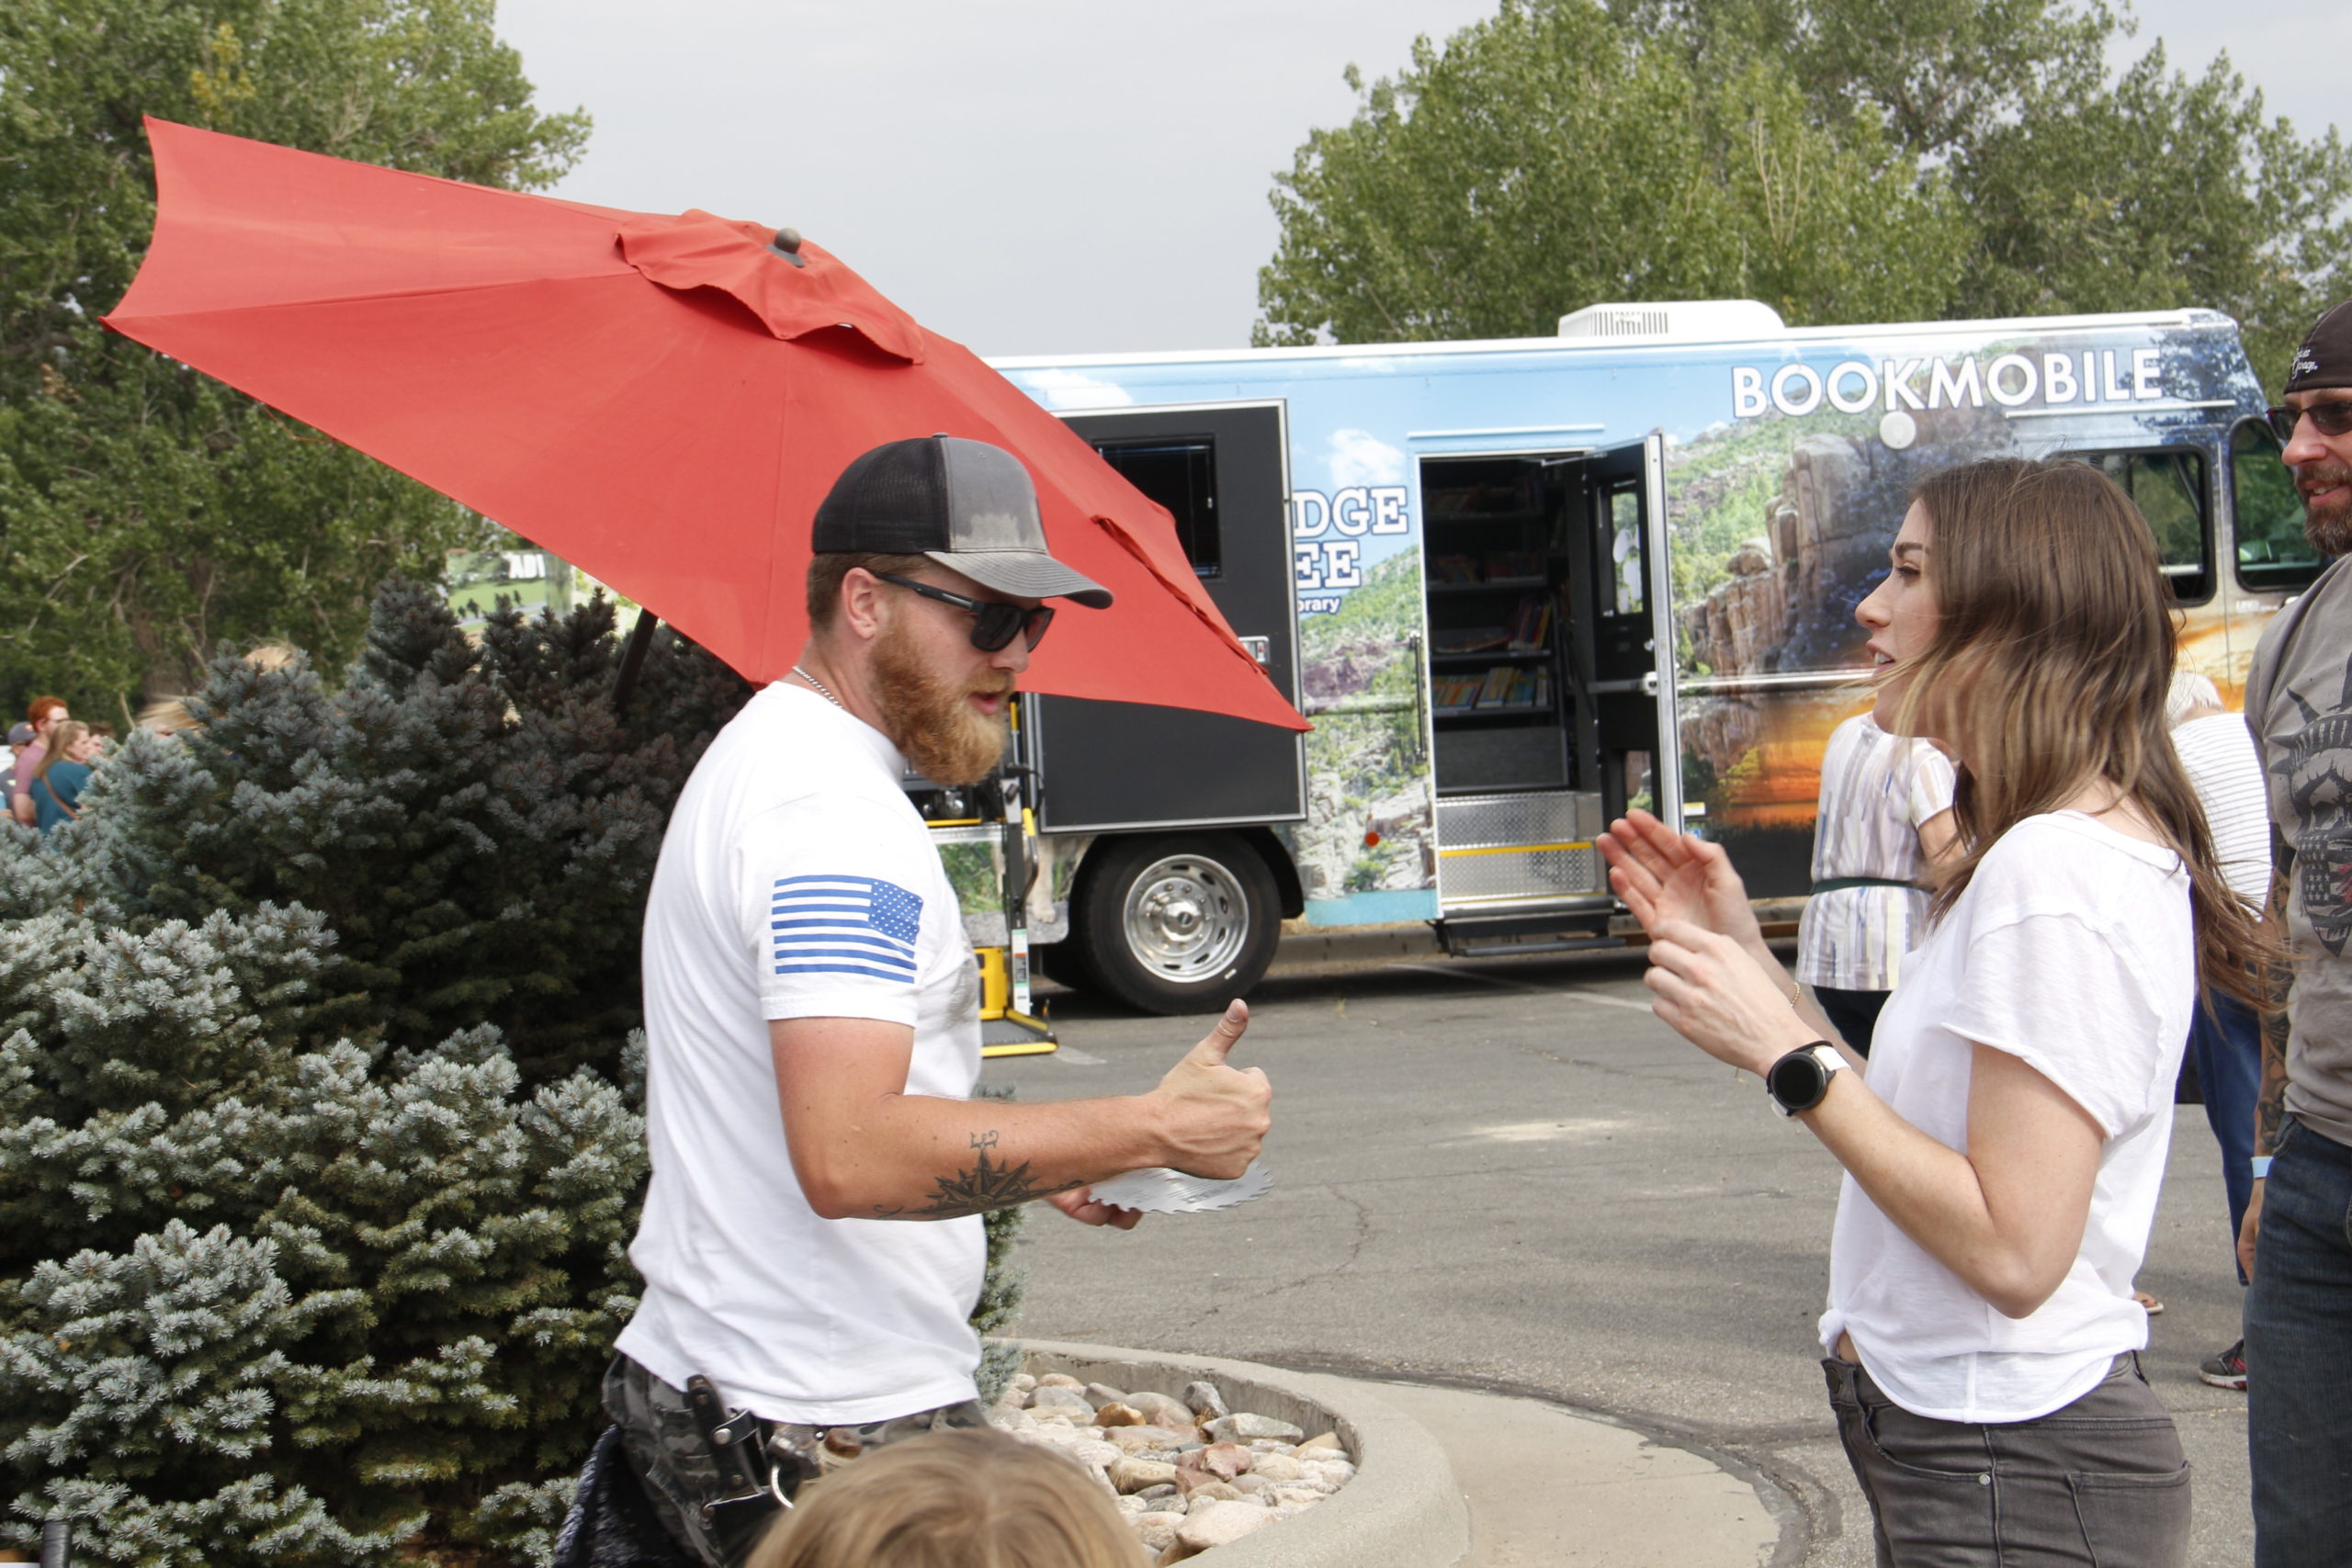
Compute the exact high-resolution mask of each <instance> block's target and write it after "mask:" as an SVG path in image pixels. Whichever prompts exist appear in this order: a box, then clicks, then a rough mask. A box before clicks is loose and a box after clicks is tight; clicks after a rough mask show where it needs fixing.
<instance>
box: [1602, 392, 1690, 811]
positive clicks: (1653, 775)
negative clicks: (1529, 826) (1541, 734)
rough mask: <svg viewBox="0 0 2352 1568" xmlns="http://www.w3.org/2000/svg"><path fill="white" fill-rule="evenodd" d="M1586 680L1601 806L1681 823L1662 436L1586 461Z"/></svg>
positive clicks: (1679, 747) (1678, 733)
mask: <svg viewBox="0 0 2352 1568" xmlns="http://www.w3.org/2000/svg"><path fill="white" fill-rule="evenodd" d="M1592 497H1593V509H1594V514H1593V533H1594V547H1595V553H1596V556H1597V558H1598V561H1597V566H1598V570H1596V571H1595V572H1594V580H1595V594H1594V601H1595V602H1594V604H1593V615H1592V621H1591V625H1592V626H1593V652H1592V670H1593V679H1592V689H1593V695H1594V698H1595V706H1596V708H1597V710H1598V713H1599V716H1600V734H1599V737H1598V739H1599V748H1598V749H1599V750H1600V754H1601V756H1602V757H1603V758H1604V759H1608V765H1607V766H1606V767H1605V768H1604V770H1603V773H1602V776H1601V781H1600V783H1601V788H1602V794H1603V808H1604V814H1605V816H1606V817H1607V818H1608V819H1609V820H1611V821H1614V820H1615V819H1616V818H1618V817H1619V816H1621V815H1623V812H1624V811H1625V809H1626V807H1633V806H1638V807H1643V808H1645V809H1646V810H1649V811H1653V812H1655V813H1657V817H1658V818H1659V819H1660V820H1661V821H1663V822H1666V823H1667V824H1668V825H1669V826H1679V825H1680V824H1681V822H1682V748H1681V745H1680V735H1681V727H1680V723H1679V719H1678V718H1677V716H1676V708H1675V701H1676V697H1675V683H1674V671H1675V636H1674V577H1673V572H1672V569H1671V565H1670V562H1669V560H1668V541H1667V533H1666V437H1665V436H1664V435H1662V434H1657V433H1655V432H1653V433H1652V434H1650V435H1649V436H1647V437H1645V439H1644V440H1642V441H1641V442H1639V443H1638V444H1636V445H1634V446H1622V447H1619V448H1617V449H1616V450H1614V451H1611V452H1605V453H1603V454H1601V455H1600V457H1598V458H1597V459H1595V460H1594V462H1593V465H1592Z"/></svg>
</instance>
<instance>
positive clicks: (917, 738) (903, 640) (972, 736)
mask: <svg viewBox="0 0 2352 1568" xmlns="http://www.w3.org/2000/svg"><path fill="white" fill-rule="evenodd" d="M1013 684H1014V682H1013V678H1012V676H1011V675H999V676H997V677H995V678H993V679H990V680H987V681H981V682H954V681H947V680H944V679H943V678H941V677H940V676H938V675H935V674H933V672H932V671H929V670H926V669H924V668H923V666H922V661H921V660H919V659H917V658H916V656H915V652H914V649H912V648H911V647H910V638H909V637H907V636H906V634H905V633H903V632H902V631H900V630H899V628H898V627H897V626H890V627H888V628H887V629H885V630H884V631H883V633H882V635H881V636H880V637H877V638H876V641H875V645H874V695H875V700H876V703H877V704H878V705H879V706H880V707H881V709H882V716H883V719H884V722H885V723H886V725H887V726H888V731H889V736H890V739H892V740H893V741H895V742H896V743H897V744H898V748H899V750H900V751H902V752H904V753H906V758H907V761H910V762H912V763H913V764H914V765H915V767H916V769H917V770H918V771H920V772H921V773H922V776H923V777H925V778H927V779H929V780H930V781H931V782H932V783H933V784H949V785H957V784H973V783H976V782H977V781H978V780H980V779H984V778H986V777H987V776H988V775H989V771H990V770H991V769H993V768H994V767H995V766H996V764H997V761H998V759H1000V758H1001V757H1002V756H1003V755H1004V744H1005V736H1006V729H1005V721H1004V714H1003V710H1002V709H1001V708H1000V709H999V710H998V711H997V712H996V713H995V714H993V715H991V714H984V713H979V712H977V711H975V710H974V709H973V707H972V705H971V702H970V699H971V697H972V696H973V695H974V694H991V695H999V696H1010V695H1012V688H1013Z"/></svg>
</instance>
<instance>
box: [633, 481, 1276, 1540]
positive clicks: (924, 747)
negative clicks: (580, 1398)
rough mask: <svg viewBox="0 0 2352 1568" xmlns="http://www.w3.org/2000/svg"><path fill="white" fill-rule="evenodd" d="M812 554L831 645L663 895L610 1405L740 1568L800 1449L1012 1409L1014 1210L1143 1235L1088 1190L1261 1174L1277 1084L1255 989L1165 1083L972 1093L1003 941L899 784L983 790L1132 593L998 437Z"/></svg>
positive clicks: (684, 809) (683, 1534)
mask: <svg viewBox="0 0 2352 1568" xmlns="http://www.w3.org/2000/svg"><path fill="white" fill-rule="evenodd" d="M813 545H814V549H815V556H814V558H813V559H812V561H811V562H810V565H809V625H810V635H809V643H808V647H807V649H806V650H805V651H804V652H803V654H802V656H801V659H800V662H799V663H798V664H797V666H796V667H795V668H794V670H793V671H792V672H791V674H790V676H789V677H788V678H787V679H786V680H783V681H779V682H775V684H773V685H771V686H769V687H768V688H766V689H765V690H764V691H763V692H761V693H760V694H758V695H757V696H755V697H753V698H752V701H751V702H750V703H749V704H748V705H745V707H744V709H743V711H742V712H741V714H740V715H739V716H737V717H736V718H735V719H734V720H733V721H732V722H731V723H729V725H728V727H727V728H726V729H725V730H724V731H722V732H721V733H720V735H719V736H718V739H717V740H715V741H714V742H713V743H712V745H711V748H710V750H709V751H708V752H707V753H706V754H705V755H704V757H703V759H702V761H701V762H700V763H698V764H697V765H696V767H695V773H694V776H693V778H692V779H690V780H689V781H688V782H687V784H686V787H685V790H684V794H683V795H681V796H680V798H679V802H678V808H677V812H676V815H675V816H674V817H673V818H672V820H671V823H670V828H669V831H668V834H667V836H666V837H665V838H664V840H662V860H661V865H660V868H659V870H658V871H657V872H656V873H655V874H654V879H653V887H652V892H651V895H650V898H649V901H648V904H647V908H646V919H645V1022H646V1037H647V1044H648V1063H649V1067H648V1075H647V1093H646V1123H647V1138H648V1141H649V1144H650V1148H651V1154H652V1166H653V1179H652V1185H651V1187H650V1190H649V1191H648V1192H647V1194H646V1201H645V1214H644V1219H643V1222H642V1224H641V1225H640V1228H639V1232H638V1236H637V1240H636V1243H635V1244H634V1246H633V1247H631V1249H630V1254H629V1256H630V1258H632V1260H633V1261H634V1262H635V1263H636V1264H637V1266H638V1269H639V1271H640V1272H641V1273H642V1274H643V1275H644V1277H645V1292H644V1295H643V1297H642V1299H641V1301H640V1303H639V1307H638V1310H637V1314H636V1315H635V1317H634V1318H633V1319H632V1320H631V1322H630V1323H629V1325H628V1328H627V1329H626V1330H625V1331H624V1332H623V1333H622V1335H621V1337H620V1343H619V1349H620V1355H619V1356H618V1358H617V1359H616V1360H615V1362H614V1365H613V1369H612V1371H611V1372H610V1373H608V1374H607V1376H606V1379H605V1405H606V1408H607V1409H608V1410H609V1411H610V1412H611V1413H612V1416H613V1418H614V1421H615V1423H616V1426H617V1427H619V1429H620V1432H621V1436H622V1441H623V1443H624V1445H625V1447H626V1449H627V1451H628V1458H629V1461H630V1468H631V1469H633V1470H634V1471H636V1472H637V1473H638V1475H639V1479H640V1480H642V1481H643V1482H644V1483H645V1491H646V1494H647V1496H648V1499H649V1501H650V1503H651V1504H652V1506H653V1508H654V1511H655V1513H656V1514H658V1515H659V1516H660V1517H661V1518H662V1523H663V1524H664V1525H665V1526H667V1527H668V1529H669V1531H670V1533H671V1534H672V1535H673V1537H674V1538H675V1539H676V1540H678V1541H679V1542H680V1543H681V1545H682V1547H683V1548H684V1550H686V1551H689V1552H690V1553H691V1554H692V1555H693V1556H694V1558H695V1560H697V1561H700V1562H705V1563H708V1564H712V1565H714V1568H716V1565H718V1564H722V1563H725V1562H730V1561H733V1560H734V1557H735V1555H736V1553H737V1552H738V1551H740V1542H741V1539H742V1538H743V1536H744V1534H745V1533H746V1532H745V1531H743V1530H742V1529H739V1528H738V1527H737V1525H736V1523H735V1522H734V1521H735V1519H736V1518H738V1517H742V1516H743V1515H746V1514H748V1515H752V1516H756V1515H757V1514H758V1512H759V1511H760V1510H759V1506H758V1505H756V1504H752V1505H750V1506H747V1507H743V1508H735V1507H731V1506H719V1507H716V1508H714V1507H713V1506H712V1505H713V1504H715V1503H718V1502H721V1501H722V1500H723V1499H725V1498H727V1497H729V1496H730V1495H734V1494H737V1493H741V1492H744V1491H747V1490H752V1491H755V1490H757V1488H755V1487H752V1486H750V1485H749V1484H748V1483H749V1482H751V1481H764V1480H765V1479H766V1478H767V1476H768V1474H769V1468H768V1467H769V1466H770V1465H771V1464H773V1465H774V1466H775V1470H776V1471H777V1472H779V1474H780V1478H781V1483H782V1485H783V1486H784V1487H786V1488H787V1489H788V1486H789V1484H790V1482H791V1481H792V1479H793V1478H794V1477H796V1476H797V1474H800V1473H805V1472H807V1471H808V1470H809V1469H812V1468H814V1467H815V1466H816V1465H817V1464H818V1463H819V1462H820V1456H823V1455H831V1456H835V1457H839V1456H842V1455H844V1454H854V1453H855V1452H856V1451H858V1450H861V1449H863V1448H866V1447H871V1446H873V1445H875V1444H876V1443H879V1442H888V1441H890V1440H893V1439H895V1438H899V1437H903V1436H908V1435H911V1434H913V1433H915V1432H919V1431H924V1430H929V1429H932V1428H933V1427H938V1426H956V1425H968V1424H974V1423H977V1422H978V1421H979V1420H980V1419H981V1412H980V1409H979V1407H978V1404H975V1403H974V1399H975V1395H976V1390H975V1386H974V1382H973V1372H974V1370H975V1367H976V1365H977V1363H978V1357H979V1346H978V1339H977V1337H975V1335H974V1334H973V1331H972V1329H971V1327H970V1325H969V1324H968V1323H967V1317H968V1315H969V1314H970V1312H971V1309H972V1306H973V1303H974V1302H975V1301H976V1299H977V1298H978V1292H979V1289H980V1282H981V1272H982V1264H983V1257H984V1246H983V1241H982V1236H981V1226H980V1219H979V1216H980V1215H981V1214H982V1213H985V1212H986V1211H988V1210H990V1209H997V1208H1003V1207H1007V1206H1010V1205H1012V1204H1016V1203H1022V1202H1026V1201H1030V1200H1032V1199H1038V1198H1042V1199H1045V1200H1046V1201H1049V1202H1051V1203H1053V1204H1054V1205H1055V1206H1056V1207H1057V1208H1059V1209H1061V1210H1062V1211H1063V1212H1064V1213H1068V1214H1069V1215H1070V1216H1071V1217H1072V1218H1074V1219H1077V1220H1080V1221H1081V1222H1083V1223H1085V1224H1116V1225H1122V1226H1125V1225H1132V1224H1134V1223H1135V1221H1136V1215H1135V1214H1133V1213H1127V1212H1125V1211H1121V1210H1115V1209H1111V1208H1108V1207H1106V1206H1105V1205H1103V1204H1100V1203H1096V1202H1094V1201H1092V1200H1091V1198H1090V1196H1089V1194H1088V1190H1087V1189H1088V1185H1089V1184H1090V1183H1091V1182H1094V1181H1098V1180H1102V1179H1105V1178H1108V1177H1111V1176H1114V1175H1116V1174H1118V1173H1120V1172H1123V1171H1127V1170H1133V1169H1138V1168H1145V1167H1151V1166H1173V1167H1176V1168H1181V1169H1183V1170H1188V1171H1192V1172H1194V1173H1196V1174H1203V1175H1208V1176H1216V1177H1233V1176H1238V1175H1239V1174H1240V1173H1241V1171H1242V1169H1243V1168H1244V1167H1246V1166H1247V1165H1248V1163H1249V1162H1250V1158H1251V1157H1252V1156H1254V1155H1255V1154H1256V1153H1257V1152H1258V1147H1259V1144H1260V1142H1261V1139H1262V1138H1263V1136H1264V1134H1265V1130H1266V1126H1267V1104H1268V1100H1269V1096H1270V1094H1271V1090H1270V1089H1269V1088H1268V1086H1267V1083H1266V1079H1265V1076H1264V1075H1263V1074H1262V1073H1261V1072H1259V1071H1258V1070H1256V1069H1254V1068H1252V1069H1249V1070H1246V1071H1245V1070H1240V1069H1236V1068H1234V1067H1231V1066H1227V1065H1226V1055H1227V1052H1229V1051H1230V1050H1231V1049H1232V1046H1233V1043H1234V1042H1235V1041H1236V1040H1238V1038H1239V1037H1240V1034H1241V1032H1242V1030H1243V1028H1244V1026H1245V1025H1246V1023H1247V1021H1248V1013H1247V1011H1246V1010H1244V1009H1243V1008H1242V1007H1241V1006H1240V1004H1238V1002H1237V1003H1236V1004H1235V1005H1234V1006H1233V1007H1232V1008H1231V1009H1230V1010H1228V1011H1227V1015H1226V1017H1225V1018H1223V1019H1222V1020H1220V1021H1218V1023H1217V1026H1216V1029H1215V1030H1213V1031H1212V1032H1210V1034H1209V1036H1208V1038H1207V1039H1205V1040H1204V1041H1202V1042H1201V1043H1199V1044H1198V1045H1196V1046H1195V1047H1193V1051H1192V1052H1191V1054H1189V1055H1186V1056H1185V1057H1184V1059H1183V1060H1182V1061H1181V1062H1179V1063H1178V1064H1177V1065H1176V1066H1175V1067H1174V1068H1172V1069H1171V1070H1170V1072H1169V1074H1168V1075H1167V1077H1164V1078H1163V1079H1161V1080H1160V1083H1159V1087H1158V1088H1157V1089H1154V1090H1152V1091H1151V1092H1150V1093H1148V1094H1144V1095H1136V1096H1132V1097H1128V1098H1124V1099H1117V1100H1065V1101H1060V1102H1056V1103H1051V1104H1037V1105H1012V1104H1007V1103H1004V1102H1002V1101H999V1100H973V1099H971V1098H969V1097H970V1095H971V1092H972V1089H973V1086H974V1084H975V1082H976V1081H977V1079H978V1073H979V1066H980V1055H979V1047H980V1032H979V1019H978V999H977V986H976V981H975V976H974V966H973V959H972V952H971V948H970V945H969V943H968V942H967V940H966V939H965V936H964V931H963V925H962V919H961V916H960V914H959V912H958V908H957V903H956V893H955V889H954V888H953V886H951V885H950V884H949V882H948V880H947V876H946V874H945V872H944V869H943V868H942V866H941V864H940V860H939V854H938V852H937V851H936V850H935V849H934V848H933V845H932V842H931V839H930V835H929V832H928V831H927V829H925V828H924V826H923V824H922V819H921V818H920V817H918V816H917V815H916V813H915V810H914V808H913V807H912V806H911V805H910V803H909V802H908V800H907V798H906V796H905V795H904V794H903V792H902V791H901V790H900V787H899V778H900V774H901V772H902V770H903V769H904V767H905V766H906V765H907V764H909V763H911V764H912V765H913V766H914V767H916V768H917V769H919V770H920V771H921V772H922V773H923V774H925V775H926V776H927V777H929V778H931V779H932V780H933V781H934V782H936V783H939V784H967V783H970V782H972V781H973V780H976V779H978V778H979V777H981V776H983V775H984V774H986V773H988V772H989V770H990V769H991V768H993V767H994V766H995V764H996V762H997V761H998V759H999V758H1000V757H1001V755H1002V753H1003V750H1004V746H1005V739H1006V723H1005V721H1006V703H1007V700H1008V699H1009V698H1010V697H1011V696H1012V692H1013V688H1014V685H1015V683H1016V682H1017V681H1018V679H1019V677H1020V675H1021V672H1022V671H1023V670H1024V669H1026V668H1027V667H1028V662H1029V651H1030V649H1033V648H1035V646H1036V644H1037V642H1038V640H1039V639H1040V638H1042V637H1044V636H1045V635H1046V629H1047V627H1048V626H1049V625H1050V623H1051V621H1052V619H1053V616H1054V613H1055V609H1054V607H1053V606H1051V605H1049V604H1046V601H1048V600H1051V599H1057V598H1061V599H1069V600H1070V601H1072V602H1074V603H1076V604H1080V605H1084V606H1087V607H1090V608H1100V607H1102V606H1104V605H1107V604H1109V603H1110V602H1111V595H1110V594H1109V593H1108V592H1105V591H1104V590H1103V588H1101V587H1100V586H1099V585H1097V584H1095V583H1094V582H1092V581H1089V580H1088V579H1086V578H1085V577H1083V576H1081V575H1080V574H1079V573H1078V572H1076V571H1073V570H1070V569H1069V567H1067V566H1065V565H1063V564H1062V563H1061V562H1060V561H1057V560H1056V559H1055V558H1053V556H1052V555H1051V554H1050V553H1049V552H1048V550H1047V548H1046V536H1045V531H1044V529H1043V527H1042V526H1041V525H1040V524H1039V521H1038V516H1037V502H1036V497H1035V491H1034V490H1033V489H1032V487H1031V484H1030V480H1029V476H1028V473H1027V471H1026V470H1025V469H1024V468H1023V467H1022V466H1021V464H1020V462H1019V460H1018V459H1016V458H1015V457H1013V456H1012V454H1011V453H1009V452H1005V451H1003V450H1001V449H1000V448H998V447H995V446H988V445H985V444H984V443H981V442H977V441H965V440H957V439H954V438H951V437H947V436H933V437H928V438H924V439H921V440H911V441H897V442H892V443H890V444H888V446H879V447H876V449H875V450H873V451H871V452H868V453H866V454H865V455H864V456H863V457H859V458H858V459H857V460H856V461H854V462H853V463H852V464H851V465H850V466H849V468H847V469H846V470H845V471H844V472H843V473H842V477H841V479H839V480H838V481H837V482H836V483H835V485H834V487H833V489H832V491H831V494H829V495H828V496H827V497H826V499H825V501H824V503H823V504H822V505H821V506H820V508H819V509H818V513H817V518H816V526H815V533H814V538H813ZM912 1222H930V1223H912ZM698 1380H707V1382H708V1385H709V1386H710V1392H711V1395H712V1397H711V1398H710V1399H709V1400H707V1401H706V1402H705V1409H704V1411H703V1412H702V1414H700V1415H698V1414H697V1412H696V1409H695V1398H694V1397H693V1396H694V1395H695V1393H696V1392H697V1388H698V1387H699V1382H698ZM729 1408H740V1409H741V1411H743V1412H746V1413H747V1416H745V1417H744V1418H743V1419H741V1420H740V1421H738V1420H720V1419H719V1417H721V1416H723V1415H724V1413H725V1412H726V1411H727V1410H728V1409H729ZM714 1425H717V1426H718V1428H719V1429H718V1432H717V1434H716V1435H715V1436H714V1435H713V1434H712V1433H711V1431H710V1430H709V1428H710V1427H712V1426H714ZM747 1434H748V1436H747ZM737 1439H741V1440H737ZM825 1462H830V1461H825Z"/></svg>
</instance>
